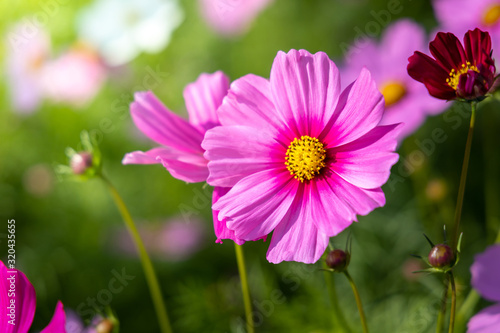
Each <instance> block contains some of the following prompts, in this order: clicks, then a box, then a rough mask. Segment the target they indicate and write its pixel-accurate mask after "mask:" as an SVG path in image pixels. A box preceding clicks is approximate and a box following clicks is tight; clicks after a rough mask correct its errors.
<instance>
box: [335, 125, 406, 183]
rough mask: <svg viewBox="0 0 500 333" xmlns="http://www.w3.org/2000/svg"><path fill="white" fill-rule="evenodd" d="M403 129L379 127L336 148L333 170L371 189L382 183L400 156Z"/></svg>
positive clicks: (391, 126)
mask: <svg viewBox="0 0 500 333" xmlns="http://www.w3.org/2000/svg"><path fill="white" fill-rule="evenodd" d="M398 127H399V128H398ZM400 128H401V126H400V125H389V126H377V127H375V128H374V129H373V130H371V131H370V132H368V133H367V134H365V135H363V136H362V137H361V138H359V139H357V140H356V141H353V142H350V143H348V144H346V145H343V146H340V147H336V148H333V149H332V152H333V154H334V161H333V162H332V163H331V169H332V170H333V171H334V172H335V173H337V174H338V175H340V176H341V177H342V178H344V179H345V180H346V181H348V182H349V183H351V184H353V185H355V186H358V187H362V188H368V189H369V188H377V187H380V186H382V185H383V184H385V182H387V180H388V179H389V176H390V171H391V167H392V166H393V165H394V164H395V163H396V162H397V161H398V158H399V156H398V154H396V153H394V150H395V149H396V146H397V141H396V138H397V136H398V134H399V130H400Z"/></svg>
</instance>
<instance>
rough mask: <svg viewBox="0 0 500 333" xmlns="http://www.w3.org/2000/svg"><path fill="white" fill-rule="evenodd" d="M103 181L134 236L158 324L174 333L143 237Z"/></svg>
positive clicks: (112, 187) (115, 195) (128, 213)
mask: <svg viewBox="0 0 500 333" xmlns="http://www.w3.org/2000/svg"><path fill="white" fill-rule="evenodd" d="M101 179H102V180H103V181H104V183H106V185H107V186H108V189H109V191H110V193H111V196H112V197H113V200H114V201H115V204H116V206H117V207H118V210H119V211H120V214H121V215H122V218H123V221H124V222H125V225H126V226H127V229H128V232H129V233H130V236H132V239H133V241H134V243H135V246H136V248H137V251H138V252H139V258H140V259H141V264H142V269H143V270H144V274H145V275H146V281H147V283H148V286H149V292H150V293H151V298H152V299H153V304H154V307H155V310H156V316H157V317H158V323H159V324H160V329H161V332H162V333H172V328H171V327H170V321H169V319H168V314H167V308H166V306H165V303H164V302H163V297H162V293H161V288H160V284H159V283H158V278H157V277H156V273H155V270H154V268H153V264H152V263H151V259H150V258H149V256H148V253H147V252H146V248H145V247H144V244H143V242H142V240H141V236H140V234H139V232H138V231H137V228H136V226H135V223H134V220H133V219H132V216H131V215H130V212H129V211H128V209H127V206H126V205H125V202H124V201H123V199H122V198H121V196H120V194H119V193H118V191H117V190H116V188H115V187H114V186H113V184H111V182H110V181H109V180H108V179H107V178H106V177H105V176H104V175H101Z"/></svg>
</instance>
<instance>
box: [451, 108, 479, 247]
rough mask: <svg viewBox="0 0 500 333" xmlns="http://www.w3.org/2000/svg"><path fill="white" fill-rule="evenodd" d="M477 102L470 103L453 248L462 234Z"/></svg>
mask: <svg viewBox="0 0 500 333" xmlns="http://www.w3.org/2000/svg"><path fill="white" fill-rule="evenodd" d="M476 104H477V103H476V102H472V103H471V104H470V109H471V115H470V125H469V133H468V134H467V143H466V144H465V154H464V161H463V164H462V174H461V175H460V185H459V187H458V198H457V206H456V209H455V224H454V225H455V231H454V237H453V248H456V246H457V242H458V236H459V234H460V217H461V215H462V206H463V203H464V193H465V182H466V180H467V169H468V167H469V159H470V150H471V146H472V145H471V144H472V135H473V134H474V123H475V119H476Z"/></svg>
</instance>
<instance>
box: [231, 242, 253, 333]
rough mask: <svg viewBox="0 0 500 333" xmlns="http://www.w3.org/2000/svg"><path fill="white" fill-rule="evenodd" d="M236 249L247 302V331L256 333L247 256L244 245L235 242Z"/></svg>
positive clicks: (242, 286) (244, 297)
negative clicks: (244, 252)
mask: <svg viewBox="0 0 500 333" xmlns="http://www.w3.org/2000/svg"><path fill="white" fill-rule="evenodd" d="M234 249H235V250H236V261H237V262H238V271H239V273H240V279H241V291H242V293H243V303H244V304H245V315H246V319H247V333H254V323H253V317H252V302H251V300H250V291H249V290H250V289H249V288H248V280H247V270H246V268H245V257H244V256H243V247H242V246H241V245H238V244H236V243H234Z"/></svg>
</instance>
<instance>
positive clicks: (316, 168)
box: [285, 135, 326, 183]
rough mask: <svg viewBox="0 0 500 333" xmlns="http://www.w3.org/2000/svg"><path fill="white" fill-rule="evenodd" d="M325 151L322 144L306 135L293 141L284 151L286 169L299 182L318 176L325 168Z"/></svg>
mask: <svg viewBox="0 0 500 333" xmlns="http://www.w3.org/2000/svg"><path fill="white" fill-rule="evenodd" d="M325 158H326V150H325V148H324V145H323V143H321V142H319V140H318V139H316V138H311V137H310V136H308V135H304V136H301V137H300V139H297V138H295V139H293V141H292V142H291V143H290V145H289V146H288V149H287V151H286V157H285V159H286V162H285V165H286V168H287V169H288V171H290V174H291V175H292V176H293V177H294V178H295V179H297V180H300V182H301V183H302V182H304V180H306V179H307V180H311V179H313V178H314V176H316V175H319V172H320V171H321V169H322V168H323V167H324V166H325Z"/></svg>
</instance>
